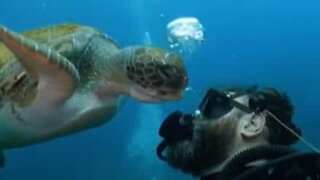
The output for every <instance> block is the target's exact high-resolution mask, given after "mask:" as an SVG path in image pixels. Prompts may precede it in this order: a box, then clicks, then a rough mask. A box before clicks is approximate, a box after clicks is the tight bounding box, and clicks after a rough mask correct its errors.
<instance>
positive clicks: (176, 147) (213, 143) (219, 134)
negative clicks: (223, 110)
mask: <svg viewBox="0 0 320 180" xmlns="http://www.w3.org/2000/svg"><path fill="white" fill-rule="evenodd" d="M235 100H237V101H238V102H240V103H242V104H247V103H246V102H247V98H246V96H241V97H238V98H237V99H235ZM243 115H244V113H243V112H242V111H241V110H239V109H237V108H235V107H234V108H233V109H232V110H230V111H229V112H228V113H227V114H225V115H223V116H222V117H220V118H218V119H198V120H195V122H194V123H195V124H194V128H193V138H192V139H191V140H183V141H180V142H177V143H175V144H172V145H171V146H169V147H168V148H167V150H166V151H165V156H166V158H167V162H168V164H169V165H170V166H172V167H174V168H177V169H181V170H182V171H183V172H185V173H191V174H192V175H195V176H199V175H201V174H203V173H204V172H205V171H208V170H210V169H212V168H214V167H216V166H218V165H220V164H221V163H222V162H224V161H225V160H226V159H227V158H228V156H229V152H230V150H231V149H232V146H233V144H234V142H235V138H236V132H237V125H238V120H239V118H241V117H242V116H243Z"/></svg>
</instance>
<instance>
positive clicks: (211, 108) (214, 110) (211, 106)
mask: <svg viewBox="0 0 320 180" xmlns="http://www.w3.org/2000/svg"><path fill="white" fill-rule="evenodd" d="M231 109H232V105H231V103H230V99H229V97H227V96H226V95H225V94H224V93H221V92H219V91H217V90H212V89H210V90H209V91H208V92H207V94H206V96H205V97H204V99H203V100H202V102H201V103H200V107H199V110H200V111H201V113H202V116H203V117H204V118H207V119H216V118H219V117H221V116H223V115H224V114H226V113H227V112H229V111H230V110H231Z"/></svg>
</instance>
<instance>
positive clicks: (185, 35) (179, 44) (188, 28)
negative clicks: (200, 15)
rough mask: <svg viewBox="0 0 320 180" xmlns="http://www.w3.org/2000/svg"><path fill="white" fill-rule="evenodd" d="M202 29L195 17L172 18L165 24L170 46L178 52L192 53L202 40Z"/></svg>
mask: <svg viewBox="0 0 320 180" xmlns="http://www.w3.org/2000/svg"><path fill="white" fill-rule="evenodd" d="M203 31H204V29H203V26H202V24H201V23H200V21H199V20H198V19H197V18H195V17H182V18H177V19H174V20H173V21H171V22H169V23H168V25H167V39H168V41H169V43H170V48H172V49H177V50H178V51H179V52H180V53H183V52H187V53H193V52H194V51H195V49H196V48H197V47H198V46H199V45H200V44H201V43H202V42H203V40H204V32H203Z"/></svg>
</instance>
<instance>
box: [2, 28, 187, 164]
mask: <svg viewBox="0 0 320 180" xmlns="http://www.w3.org/2000/svg"><path fill="white" fill-rule="evenodd" d="M0 42H2V44H1V43H0V151H1V156H0V157H1V158H0V166H2V167H4V164H5V163H4V160H5V158H4V155H3V150H6V149H11V148H17V147H22V146H27V145H32V144H36V143H41V142H45V141H48V140H51V139H54V138H57V137H61V136H65V135H67V134H72V133H76V132H79V131H82V130H86V129H89V128H94V127H97V126H100V125H102V124H104V123H106V122H108V121H109V120H110V119H111V118H112V117H113V116H114V115H115V114H116V112H117V110H118V109H119V101H121V99H123V98H121V97H124V96H129V97H133V98H134V99H136V100H138V101H142V102H153V103H155V102H163V101H171V100H178V99H180V98H181V97H182V96H183V90H184V89H185V87H186V85H187V82H188V78H187V77H188V76H187V72H186V70H185V68H184V65H183V62H182V59H181V58H180V56H179V55H177V54H174V53H171V52H168V51H165V50H162V49H160V48H155V47H150V46H143V45H139V46H132V47H126V48H121V49H120V47H119V46H118V45H117V43H116V42H115V41H114V40H112V38H111V37H109V36H108V35H106V34H104V33H103V32H102V31H99V30H97V29H95V28H93V27H89V26H85V25H80V24H71V23H65V24H58V25H53V26H49V27H44V28H40V29H34V30H31V31H28V32H25V33H21V34H19V33H16V32H14V31H12V30H10V29H8V28H7V27H5V26H3V25H0Z"/></svg>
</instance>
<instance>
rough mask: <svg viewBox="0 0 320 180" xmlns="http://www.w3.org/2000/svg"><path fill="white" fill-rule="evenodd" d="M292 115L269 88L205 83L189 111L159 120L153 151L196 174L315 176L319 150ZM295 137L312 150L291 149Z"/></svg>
mask: <svg viewBox="0 0 320 180" xmlns="http://www.w3.org/2000/svg"><path fill="white" fill-rule="evenodd" d="M292 116H293V105H292V103H291V101H290V99H289V97H288V96H287V95H286V94H284V93H280V92H279V91H278V90H276V89H274V88H258V87H250V88H233V89H221V90H219V89H209V90H208V91H207V93H206V95H205V96H204V98H203V99H202V101H201V103H200V105H199V108H198V109H197V110H196V111H195V112H194V113H190V114H183V113H181V112H180V111H175V112H173V113H172V114H170V115H169V116H168V117H167V118H166V119H165V120H164V121H163V123H162V125H161V127H160V130H159V134H160V136H161V137H162V138H163V140H162V142H161V143H160V144H159V145H158V147H157V155H158V157H159V158H160V159H161V160H163V161H165V162H166V163H167V164H168V165H169V166H171V167H173V168H175V169H179V170H181V171H182V172H184V173H186V174H191V175H193V176H195V177H199V178H200V179H201V180H228V179H235V180H244V179H259V180H264V179H273V180H277V179H286V180H287V179H294V180H300V179H320V151H319V150H318V149H317V148H316V147H314V146H312V145H311V144H310V143H308V142H307V141H306V140H304V139H303V138H302V137H301V130H300V129H299V128H298V127H297V126H296V125H295V124H294V122H293V120H292ZM298 140H301V141H302V142H304V143H305V144H306V145H308V146H309V147H310V148H311V149H312V152H300V151H298V150H297V149H295V148H294V147H293V145H294V144H295V143H296V142H298Z"/></svg>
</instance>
